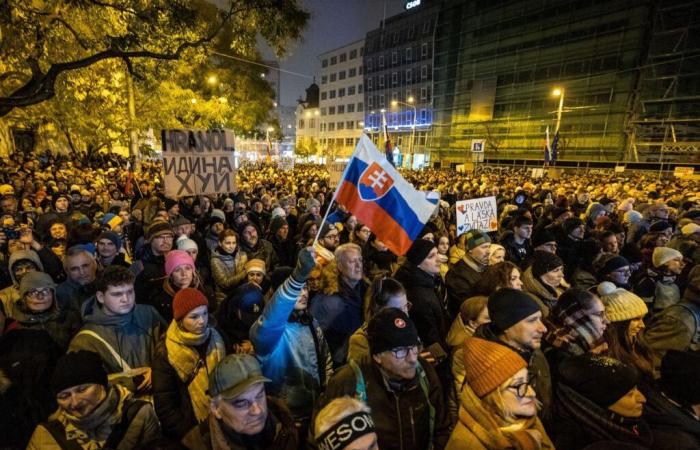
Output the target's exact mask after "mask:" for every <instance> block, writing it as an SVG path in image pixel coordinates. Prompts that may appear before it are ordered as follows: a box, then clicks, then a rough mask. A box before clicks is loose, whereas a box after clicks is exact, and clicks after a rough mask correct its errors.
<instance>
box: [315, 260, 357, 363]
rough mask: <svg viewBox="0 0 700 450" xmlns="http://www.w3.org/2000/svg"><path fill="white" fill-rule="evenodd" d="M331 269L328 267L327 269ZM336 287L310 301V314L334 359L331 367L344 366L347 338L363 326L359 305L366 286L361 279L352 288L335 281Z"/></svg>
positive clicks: (339, 280)
mask: <svg viewBox="0 0 700 450" xmlns="http://www.w3.org/2000/svg"><path fill="white" fill-rule="evenodd" d="M329 268H330V266H329ZM334 280H335V282H336V283H335V285H333V286H326V289H325V290H324V291H323V292H321V293H319V294H317V295H316V296H315V297H314V298H313V299H312V300H311V306H310V312H311V315H312V316H313V317H315V318H316V320H317V321H318V324H319V325H320V327H321V329H322V330H323V335H324V336H325V338H326V342H327V343H328V347H329V348H330V351H331V355H332V358H333V367H336V368H337V367H340V366H342V365H343V364H345V361H346V359H347V353H348V341H349V339H350V336H351V335H352V334H353V333H354V332H355V330H357V329H358V328H360V326H361V325H362V316H363V314H362V305H363V298H364V295H365V292H366V291H367V283H365V281H364V280H360V281H359V282H358V283H357V284H356V285H355V287H354V288H351V287H350V286H348V285H347V284H346V283H345V282H344V281H342V280H341V279H340V275H337V276H336V277H335V278H334Z"/></svg>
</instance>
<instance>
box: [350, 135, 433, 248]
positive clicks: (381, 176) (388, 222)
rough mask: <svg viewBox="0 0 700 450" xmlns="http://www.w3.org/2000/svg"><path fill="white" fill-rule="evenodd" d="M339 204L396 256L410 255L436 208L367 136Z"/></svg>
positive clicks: (355, 156) (352, 161)
mask: <svg viewBox="0 0 700 450" xmlns="http://www.w3.org/2000/svg"><path fill="white" fill-rule="evenodd" d="M336 201H337V202H338V203H339V204H341V205H343V206H345V207H346V208H347V209H348V210H349V211H350V212H352V213H353V214H354V215H355V216H356V217H357V219H358V220H359V221H360V222H362V223H363V224H365V225H367V227H368V228H369V229H370V230H372V232H373V233H374V234H376V235H377V239H379V240H380V241H382V242H384V244H385V245H386V246H387V247H388V248H389V250H391V251H392V252H394V253H395V254H397V255H403V254H405V253H406V252H407V251H408V249H409V248H410V247H411V244H412V243H413V241H414V240H415V239H416V238H417V237H418V234H419V233H420V232H421V230H422V229H423V227H424V226H425V224H426V223H427V222H428V220H430V216H431V214H432V213H433V211H434V210H435V208H436V207H437V205H436V204H434V203H432V202H430V201H429V200H428V199H427V198H426V195H425V192H421V191H418V190H416V189H414V188H413V186H411V184H409V183H408V182H407V181H406V180H404V179H403V177H402V176H401V175H400V174H399V172H398V171H397V170H396V168H394V166H392V165H391V163H390V162H389V161H387V159H386V158H385V157H384V155H382V154H381V152H380V151H379V150H378V149H377V147H376V146H375V145H374V144H373V143H372V141H371V140H370V139H369V138H368V137H367V136H366V135H364V134H363V135H362V137H361V138H360V140H359V142H358V143H357V147H355V152H354V153H353V155H352V157H351V158H350V161H349V162H348V165H347V167H346V168H345V172H344V173H343V177H342V178H341V180H340V182H339V183H338V188H337V191H336Z"/></svg>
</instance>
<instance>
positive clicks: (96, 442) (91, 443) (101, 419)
mask: <svg viewBox="0 0 700 450" xmlns="http://www.w3.org/2000/svg"><path fill="white" fill-rule="evenodd" d="M129 396H131V393H130V392H129V391H128V390H127V389H126V388H125V387H123V386H112V387H109V388H108V389H107V395H106V397H105V399H104V400H102V403H100V404H99V405H97V407H96V408H95V409H94V410H93V411H92V412H91V413H90V414H89V415H88V416H86V417H81V418H78V417H75V416H72V415H70V414H68V413H67V412H65V411H63V410H62V409H59V410H58V411H57V412H56V413H55V414H54V415H53V416H52V417H51V418H50V419H57V420H58V421H59V422H61V424H62V425H63V427H64V429H65V433H66V439H67V440H69V441H76V443H77V444H78V445H79V446H80V447H82V448H83V449H84V450H98V449H101V448H102V447H103V446H104V444H105V442H106V441H107V438H109V435H110V433H111V432H112V429H113V428H114V426H115V425H116V424H118V423H119V421H120V420H121V418H122V407H123V405H124V400H125V399H126V398H127V397H129Z"/></svg>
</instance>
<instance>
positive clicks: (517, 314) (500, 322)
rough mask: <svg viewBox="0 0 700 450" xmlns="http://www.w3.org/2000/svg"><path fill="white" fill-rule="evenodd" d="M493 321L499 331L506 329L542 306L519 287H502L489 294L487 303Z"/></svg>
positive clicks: (538, 310)
mask: <svg viewBox="0 0 700 450" xmlns="http://www.w3.org/2000/svg"><path fill="white" fill-rule="evenodd" d="M486 309H488V311H489V317H490V318H491V323H492V324H493V325H494V326H495V327H496V328H498V331H506V330H507V329H508V328H510V327H512V326H513V325H515V324H516V323H518V322H520V321H521V320H523V319H525V318H526V317H529V316H531V315H533V314H535V313H536V312H540V311H541V309H540V306H539V305H538V304H537V302H536V301H535V300H533V298H532V297H530V296H529V295H528V294H526V293H525V292H523V291H521V290H519V289H512V288H502V289H498V290H497V291H496V292H494V293H492V294H491V295H490V296H489V301H488V303H487V304H486Z"/></svg>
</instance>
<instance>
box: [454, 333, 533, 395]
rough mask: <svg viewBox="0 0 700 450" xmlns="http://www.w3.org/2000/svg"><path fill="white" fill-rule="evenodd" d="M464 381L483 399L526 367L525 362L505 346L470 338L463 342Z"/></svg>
mask: <svg viewBox="0 0 700 450" xmlns="http://www.w3.org/2000/svg"><path fill="white" fill-rule="evenodd" d="M463 356H464V368H465V371H464V379H465V381H466V382H467V383H469V386H470V387H471V388H472V390H473V391H474V393H475V394H476V395H477V396H478V397H484V396H485V395H486V394H488V393H489V392H493V391H495V390H496V389H498V387H499V386H500V385H502V384H503V383H505V382H506V381H508V379H509V378H511V377H512V376H513V375H515V374H516V373H517V372H518V371H519V370H521V369H524V368H526V367H527V363H526V362H525V360H524V359H523V358H522V357H521V356H520V355H518V354H517V353H515V352H514V351H513V350H511V349H509V348H508V347H506V346H505V345H501V344H497V343H495V342H491V341H487V340H486V339H480V338H477V337H470V338H468V339H467V340H465V341H464V354H463Z"/></svg>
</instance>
